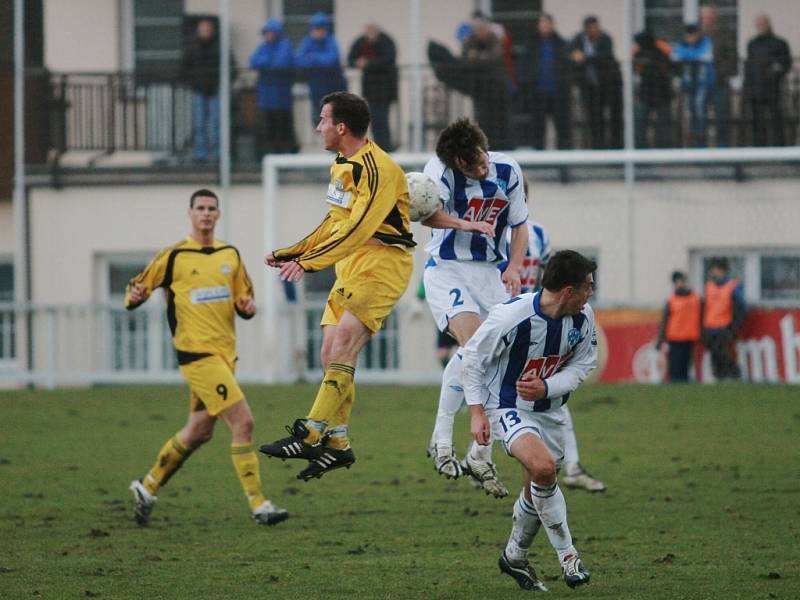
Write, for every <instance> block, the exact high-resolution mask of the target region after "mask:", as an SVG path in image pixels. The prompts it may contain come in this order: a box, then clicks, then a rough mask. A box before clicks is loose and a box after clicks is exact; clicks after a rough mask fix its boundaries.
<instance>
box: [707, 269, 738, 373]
mask: <svg viewBox="0 0 800 600" xmlns="http://www.w3.org/2000/svg"><path fill="white" fill-rule="evenodd" d="M729 273H730V268H729V267H728V259H727V258H715V259H713V260H712V261H711V266H710V268H709V270H708V280H707V281H706V287H705V292H704V295H703V343H704V344H705V346H706V347H707V348H708V351H709V352H710V353H711V370H712V372H713V373H714V377H715V378H716V379H739V378H740V377H741V371H740V370H739V365H738V364H737V363H736V358H735V356H734V353H733V348H732V346H733V341H734V339H735V338H736V335H737V334H738V332H739V330H740V329H741V326H742V323H744V316H745V310H746V307H745V303H744V293H743V292H742V285H741V283H739V281H738V280H736V279H732V278H731V277H730V276H729Z"/></svg>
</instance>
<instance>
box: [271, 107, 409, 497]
mask: <svg viewBox="0 0 800 600" xmlns="http://www.w3.org/2000/svg"><path fill="white" fill-rule="evenodd" d="M369 122H370V114H369V107H368V106H367V103H366V102H365V101H364V100H363V99H362V98H361V97H359V96H357V95H355V94H350V93H347V92H334V93H332V94H329V95H327V96H325V97H324V98H323V99H322V111H321V114H320V120H319V125H317V131H318V132H319V133H320V134H321V135H322V138H323V142H324V144H325V149H326V150H331V151H336V152H337V155H336V159H335V160H334V163H333V166H331V182H330V185H329V186H328V192H327V194H326V196H325V200H326V201H327V202H328V203H329V204H330V210H329V212H328V215H327V216H326V217H325V219H324V220H323V221H322V223H321V224H320V225H319V227H317V228H316V229H315V230H314V231H312V232H311V233H310V234H309V235H308V236H306V237H305V238H304V239H302V240H301V241H299V242H297V243H296V244H294V245H292V246H289V247H287V248H282V249H280V250H274V251H273V252H270V253H269V254H267V255H266V257H265V259H264V262H266V264H267V265H269V266H271V267H277V268H280V276H281V279H283V280H284V281H299V280H300V279H301V278H302V277H303V275H304V274H305V273H306V272H313V271H319V270H322V269H324V268H326V267H329V266H331V265H334V264H335V265H336V282H335V283H334V285H333V289H331V292H330V295H329V296H328V303H327V306H326V307H325V312H324V314H323V316H322V326H323V341H322V364H323V368H324V369H325V376H324V378H323V380H322V384H321V385H320V388H319V392H318V393H317V397H316V400H315V401H314V404H313V406H312V407H311V410H310V411H309V413H308V416H307V418H306V419H297V420H296V421H295V422H294V424H293V425H292V426H291V427H287V430H288V431H289V433H290V435H289V436H288V437H286V438H283V439H280V440H277V441H275V442H273V443H271V444H265V445H263V446H261V448H260V450H261V452H263V453H264V454H267V455H268V456H274V457H279V458H301V459H306V460H308V461H309V464H308V466H307V467H306V468H305V469H303V470H302V471H301V472H300V473H299V474H298V476H297V477H298V478H299V479H302V480H304V481H308V480H309V479H311V478H314V477H321V476H322V475H323V474H325V473H326V472H328V471H330V470H333V469H338V468H341V467H348V468H349V467H350V465H352V464H353V463H354V462H355V455H354V454H353V450H352V448H351V447H350V441H349V439H348V422H349V420H350V410H351V408H352V406H353V399H354V396H355V387H354V385H353V375H354V373H355V367H356V361H357V360H358V354H359V352H360V351H361V349H362V348H363V347H364V345H365V344H366V343H367V341H368V340H369V339H370V337H371V336H372V334H374V333H375V332H376V331H378V330H379V329H380V327H381V325H382V324H383V320H384V319H385V318H386V317H387V316H388V315H389V313H390V312H391V310H392V308H393V307H394V305H395V304H396V303H397V301H398V300H399V299H400V296H401V295H402V294H403V292H404V291H405V289H406V287H407V286H408V282H409V279H410V277H411V271H412V257H411V250H412V248H413V247H414V246H415V243H414V241H413V239H412V236H411V233H410V227H409V225H410V224H409V219H408V186H407V184H406V178H405V174H404V173H403V171H402V169H401V168H400V167H399V166H398V165H397V163H395V162H394V161H393V160H392V159H391V157H389V155H388V154H386V152H384V151H383V150H381V148H380V147H378V146H377V145H376V144H375V143H374V142H373V141H371V140H369V139H368V138H367V137H366V136H367V128H368V127H369Z"/></svg>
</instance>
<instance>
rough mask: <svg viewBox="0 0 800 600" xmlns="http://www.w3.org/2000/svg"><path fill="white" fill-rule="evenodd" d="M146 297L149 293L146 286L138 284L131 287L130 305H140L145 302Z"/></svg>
mask: <svg viewBox="0 0 800 600" xmlns="http://www.w3.org/2000/svg"><path fill="white" fill-rule="evenodd" d="M148 296H149V292H148V289H147V287H146V286H144V285H139V284H138V283H134V284H133V286H131V295H130V300H131V304H141V303H142V302H144V301H145V300H147V297H148Z"/></svg>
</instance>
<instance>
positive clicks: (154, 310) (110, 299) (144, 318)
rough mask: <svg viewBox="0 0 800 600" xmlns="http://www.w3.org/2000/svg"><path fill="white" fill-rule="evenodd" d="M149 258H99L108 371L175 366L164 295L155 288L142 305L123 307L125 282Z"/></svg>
mask: <svg viewBox="0 0 800 600" xmlns="http://www.w3.org/2000/svg"><path fill="white" fill-rule="evenodd" d="M148 259H149V257H147V258H144V257H141V258H139V257H106V258H104V259H101V264H102V266H101V270H102V273H101V275H103V276H104V278H105V280H106V281H105V284H104V285H103V288H104V289H103V290H102V297H103V298H105V299H106V301H107V303H108V304H107V309H106V310H105V311H104V313H103V318H104V319H105V321H104V323H103V328H104V329H105V331H106V332H107V337H106V343H107V345H108V353H107V360H108V361H109V363H108V365H107V368H108V369H110V370H112V371H165V370H172V369H176V368H177V358H176V356H175V351H174V349H173V346H172V333H171V332H170V330H169V325H168V323H167V318H166V307H165V302H164V295H163V293H162V291H161V290H155V291H154V292H153V294H152V295H151V296H150V299H149V300H148V301H147V304H145V305H144V306H143V307H142V308H139V309H137V310H135V311H128V310H126V309H125V308H124V307H123V304H122V303H123V301H124V298H125V288H126V286H127V285H128V282H129V281H130V280H131V279H133V278H134V277H135V276H136V275H138V274H139V273H141V272H142V270H144V268H145V267H146V266H147V260H148Z"/></svg>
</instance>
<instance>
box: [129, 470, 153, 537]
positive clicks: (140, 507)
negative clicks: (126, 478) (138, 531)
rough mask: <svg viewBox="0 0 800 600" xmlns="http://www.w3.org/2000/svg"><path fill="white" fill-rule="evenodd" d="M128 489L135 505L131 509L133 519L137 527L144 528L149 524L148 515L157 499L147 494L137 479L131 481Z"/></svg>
mask: <svg viewBox="0 0 800 600" xmlns="http://www.w3.org/2000/svg"><path fill="white" fill-rule="evenodd" d="M129 489H130V490H131V491H132V492H133V499H134V500H135V501H136V505H135V506H134V508H133V518H134V519H136V522H137V523H138V524H139V525H141V526H143V527H144V526H145V525H147V523H149V522H150V513H152V512H153V507H154V506H155V505H156V501H157V500H158V498H156V497H155V496H153V495H152V494H151V493H150V492H148V491H147V488H146V487H144V484H143V483H142V482H141V480H139V479H134V480H133V481H131V485H130V488H129Z"/></svg>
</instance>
